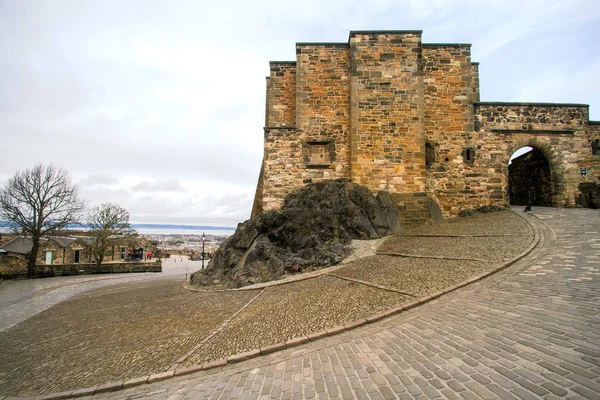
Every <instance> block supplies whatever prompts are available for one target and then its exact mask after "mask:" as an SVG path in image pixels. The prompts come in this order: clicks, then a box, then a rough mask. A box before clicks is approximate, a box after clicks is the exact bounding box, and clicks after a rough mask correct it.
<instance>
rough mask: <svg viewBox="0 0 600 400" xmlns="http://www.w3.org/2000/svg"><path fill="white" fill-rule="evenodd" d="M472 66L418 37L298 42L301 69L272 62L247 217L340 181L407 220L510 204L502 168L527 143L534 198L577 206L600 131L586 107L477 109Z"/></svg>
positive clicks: (597, 174) (364, 34) (463, 51)
mask: <svg viewBox="0 0 600 400" xmlns="http://www.w3.org/2000/svg"><path fill="white" fill-rule="evenodd" d="M478 69H479V65H478V63H474V62H472V61H471V46H470V45H469V44H433V43H422V42H421V31H352V32H350V37H349V41H348V43H297V44H296V61H272V62H271V63H270V76H268V77H267V100H266V118H265V128H264V158H263V163H262V168H261V173H260V177H259V182H258V185H257V190H256V196H255V200H254V207H253V210H252V214H253V216H254V215H256V214H258V213H260V212H262V211H265V210H269V209H277V208H279V207H281V205H282V204H283V200H284V198H285V196H286V195H287V194H288V193H289V192H290V191H292V190H294V189H295V188H298V187H300V186H302V185H304V184H306V183H308V182H314V181H318V180H323V179H336V178H349V179H351V180H352V181H353V182H356V183H358V184H361V185H365V186H367V187H368V188H369V189H370V190H371V191H373V192H377V191H380V190H386V191H388V192H390V194H392V197H393V199H394V201H395V202H396V204H397V206H398V210H399V212H400V216H401V219H402V220H403V221H407V222H423V221H427V220H431V218H434V219H439V218H442V217H444V218H448V217H453V216H456V215H458V214H459V213H460V212H461V211H462V210H472V209H477V208H480V207H482V206H488V205H499V206H504V207H506V206H508V205H509V204H510V193H511V191H510V188H509V159H510V157H511V155H512V154H513V153H514V152H515V151H516V150H518V149H519V148H522V147H524V146H531V147H533V148H534V149H535V151H536V153H535V154H536V155H539V156H541V158H542V161H541V162H539V160H537V161H536V163H535V165H534V167H532V168H538V169H539V168H545V169H546V171H538V172H539V173H538V175H539V176H545V177H547V178H545V179H543V180H542V181H543V182H540V183H539V184H537V183H535V182H534V183H533V185H534V186H535V185H537V186H539V187H535V188H534V189H535V190H536V191H538V192H544V193H543V195H540V196H538V197H540V198H544V199H545V200H544V201H545V203H544V204H549V205H552V206H558V207H568V206H574V205H575V204H576V201H577V199H578V198H579V197H580V196H581V193H580V184H581V183H584V182H587V183H599V178H600V122H598V121H590V120H589V110H588V108H589V106H588V105H584V104H553V103H552V104H548V103H541V104H540V103H496V102H494V103H490V102H480V100H479V72H478ZM514 171H527V169H526V168H515V169H514ZM513 173H514V174H516V173H519V172H513ZM521 173H523V172H521ZM525 174H527V172H525ZM513 178H514V179H512V178H511V179H512V180H514V181H515V182H520V181H523V180H522V179H518V177H513ZM531 184H532V183H529V184H528V185H531ZM513 189H514V188H513ZM521 190H524V189H521ZM513 192H514V190H513ZM518 196H519V197H520V199H522V198H523V194H522V193H519V194H518ZM513 200H514V199H513Z"/></svg>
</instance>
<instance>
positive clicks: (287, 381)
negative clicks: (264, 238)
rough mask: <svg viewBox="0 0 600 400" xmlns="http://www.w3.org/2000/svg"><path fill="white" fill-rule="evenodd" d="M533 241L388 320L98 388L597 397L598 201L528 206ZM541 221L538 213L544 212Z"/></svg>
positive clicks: (126, 395)
mask: <svg viewBox="0 0 600 400" xmlns="http://www.w3.org/2000/svg"><path fill="white" fill-rule="evenodd" d="M533 214H534V215H535V216H536V217H537V218H539V220H540V222H537V223H536V225H538V226H539V244H538V246H537V247H536V248H535V249H534V250H533V251H532V252H531V253H530V254H529V255H527V256H526V257H525V258H523V259H521V260H520V261H518V262H516V263H515V264H513V265H512V266H510V267H509V268H507V269H505V270H503V271H501V272H499V273H496V274H494V275H492V276H491V277H489V278H486V279H484V280H482V281H479V282H477V283H475V284H472V285H469V286H467V287H464V288H462V289H459V290H456V291H454V292H452V293H450V294H447V295H445V296H443V297H441V298H439V299H437V300H434V301H432V302H430V303H428V304H425V305H422V306H420V307H417V308H413V309H411V310H409V311H407V312H404V313H402V314H399V315H397V316H394V317H391V318H388V319H386V320H383V321H380V322H377V323H374V324H370V325H366V326H364V327H360V328H357V329H354V330H352V331H347V332H345V333H342V334H340V335H337V336H333V337H327V338H324V339H321V340H318V341H315V342H311V343H308V344H304V345H301V346H299V347H294V348H291V349H286V350H283V351H278V352H275V353H272V354H270V355H267V356H263V357H259V358H255V359H252V360H248V361H245V362H242V363H239V364H232V365H230V364H228V365H226V366H224V367H222V368H219V369H213V370H207V371H201V372H197V373H194V374H191V375H186V376H181V377H176V378H172V379H169V380H166V381H161V382H156V383H151V384H146V385H141V386H137V387H132V388H129V389H125V390H121V391H117V392H112V393H102V394H98V395H95V396H93V397H87V398H94V399H139V398H143V399H200V398H211V399H217V398H219V399H235V398H240V399H242V398H250V399H256V398H264V399H271V398H277V399H302V398H308V399H311V398H343V399H354V398H365V399H367V398H369V399H393V398H406V399H409V398H414V399H428V398H448V399H457V398H463V399H497V398H498V399H500V398H501V399H537V398H544V399H558V398H568V399H582V398H587V399H599V398H600V329H599V328H600V314H599V307H600V290H599V284H598V281H599V279H600V212H599V211H597V210H583V209H569V210H563V209H544V208H534V212H533ZM541 221H543V222H545V223H543V222H541Z"/></svg>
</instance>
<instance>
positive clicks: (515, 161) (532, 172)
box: [508, 147, 553, 207]
mask: <svg viewBox="0 0 600 400" xmlns="http://www.w3.org/2000/svg"><path fill="white" fill-rule="evenodd" d="M508 187H509V198H510V204H511V205H526V204H528V202H529V199H530V198H531V205H534V206H546V207H550V206H552V194H553V193H552V188H553V184H552V172H551V169H550V162H549V161H548V159H547V158H546V156H545V155H544V153H542V152H541V151H540V150H539V149H537V148H535V147H522V148H520V149H518V150H517V151H516V152H515V153H514V154H513V156H512V157H511V159H510V161H509V165H508Z"/></svg>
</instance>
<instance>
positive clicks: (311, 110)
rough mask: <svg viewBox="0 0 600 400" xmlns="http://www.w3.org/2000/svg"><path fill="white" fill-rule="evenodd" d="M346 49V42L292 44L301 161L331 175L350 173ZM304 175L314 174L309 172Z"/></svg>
mask: <svg viewBox="0 0 600 400" xmlns="http://www.w3.org/2000/svg"><path fill="white" fill-rule="evenodd" d="M348 50H349V47H348V44H347V43H318V44H314V43H297V44H296V63H297V66H298V70H297V71H298V72H297V85H296V120H297V125H296V127H297V128H298V129H299V130H300V131H301V135H302V139H303V147H304V149H303V151H304V153H305V154H304V158H305V160H304V161H305V164H306V166H307V168H309V169H310V168H326V169H329V170H330V171H328V173H327V174H323V175H327V176H329V177H332V178H334V177H335V178H341V177H348V176H349V175H350V138H349V130H350V126H349V125H350V76H349V75H350V60H349V54H348ZM334 171H335V172H334ZM306 175H307V176H305V177H304V179H309V178H315V179H316V178H317V177H316V176H315V173H313V172H311V173H307V174H306ZM317 175H318V174H317Z"/></svg>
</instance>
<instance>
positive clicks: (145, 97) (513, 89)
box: [0, 0, 600, 225]
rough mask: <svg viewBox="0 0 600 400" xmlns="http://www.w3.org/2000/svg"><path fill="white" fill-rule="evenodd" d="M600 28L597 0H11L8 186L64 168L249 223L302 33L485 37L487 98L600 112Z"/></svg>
mask: <svg viewBox="0 0 600 400" xmlns="http://www.w3.org/2000/svg"><path fill="white" fill-rule="evenodd" d="M599 27H600V3H599V2H597V1H595V0H573V1H571V2H569V3H560V2H558V3H551V2H547V1H543V0H533V1H527V2H522V1H509V0H432V1H426V2H425V1H422V0H373V1H370V2H369V4H368V5H367V4H366V3H365V2H364V1H359V0H333V1H327V2H323V1H320V0H306V1H304V2H298V1H291V0H282V1H280V2H277V3H273V2H272V1H267V0H257V1H252V2H248V1H235V0H225V1H220V2H212V3H206V2H198V1H193V0H189V1H170V2H164V1H159V0H131V1H126V2H122V1H94V0H90V1H85V2H81V1H79V0H56V1H52V2H44V1H41V2H40V1H38V2H26V1H20V0H7V1H0V37H2V41H0V58H1V59H2V63H0V139H2V144H3V149H10V150H9V151H4V152H3V154H2V157H0V184H2V183H3V182H5V181H6V179H8V177H9V176H10V175H12V173H14V172H15V171H17V170H20V169H23V168H26V167H29V166H32V165H34V164H35V163H39V162H42V163H53V164H57V165H60V166H62V167H64V168H66V169H67V170H68V171H70V172H71V174H72V176H73V178H74V181H76V182H79V184H80V192H81V194H82V197H85V198H86V199H88V200H89V202H90V203H91V204H92V205H94V204H101V203H103V202H113V203H117V204H120V205H122V206H123V207H125V208H126V209H128V210H129V211H130V213H131V217H132V221H135V222H180V223H196V222H197V223H202V224H204V223H212V224H222V223H224V222H225V221H226V222H227V224H230V225H235V224H236V223H237V222H239V221H242V220H244V219H246V218H248V216H249V214H250V208H251V206H252V200H253V196H254V191H255V188H256V179H257V177H258V173H259V169H260V163H261V159H262V144H263V130H262V128H263V126H262V125H263V122H264V94H265V80H264V78H265V76H266V75H268V73H269V71H268V61H269V60H293V59H294V58H295V46H294V44H295V42H297V41H302V42H310V41H326V42H329V41H334V42H345V41H347V39H348V33H349V32H348V31H350V30H366V29H372V30H381V29H398V30H404V29H422V30H423V38H424V41H425V42H465V43H472V44H473V46H472V54H473V61H480V62H481V66H480V71H481V96H482V100H504V101H555V102H578V103H589V104H590V106H591V107H590V112H591V117H592V118H594V119H600V97H599V96H600V95H599V93H600V90H599V88H598V80H597V76H598V75H599V72H600V71H599V67H598V63H599V61H598V54H600V48H599V45H598V42H597V39H596V38H598V37H600V28H599ZM141 182H144V183H143V184H141V185H140V183H141ZM182 188H183V189H184V190H181V189H182ZM140 189H141V191H140ZM219 222H221V223H219Z"/></svg>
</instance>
